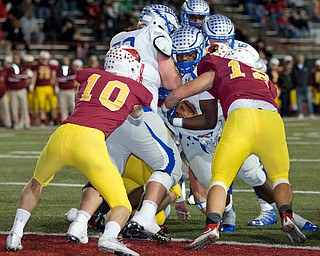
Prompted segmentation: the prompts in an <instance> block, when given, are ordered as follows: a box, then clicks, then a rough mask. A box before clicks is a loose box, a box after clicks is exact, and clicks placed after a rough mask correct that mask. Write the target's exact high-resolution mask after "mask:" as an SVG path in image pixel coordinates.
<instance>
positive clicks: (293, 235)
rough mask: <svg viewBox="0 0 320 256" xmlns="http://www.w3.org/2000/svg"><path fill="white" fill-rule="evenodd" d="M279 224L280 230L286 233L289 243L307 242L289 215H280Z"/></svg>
mask: <svg viewBox="0 0 320 256" xmlns="http://www.w3.org/2000/svg"><path fill="white" fill-rule="evenodd" d="M281 222H282V230H283V232H284V233H286V235H287V237H288V238H289V240H290V242H291V243H293V244H296V243H304V242H305V241H306V240H307V238H306V236H305V235H304V234H303V233H302V232H301V230H300V229H299V228H298V227H297V225H296V224H295V223H294V221H293V219H292V217H291V216H289V214H288V215H286V214H282V218H281Z"/></svg>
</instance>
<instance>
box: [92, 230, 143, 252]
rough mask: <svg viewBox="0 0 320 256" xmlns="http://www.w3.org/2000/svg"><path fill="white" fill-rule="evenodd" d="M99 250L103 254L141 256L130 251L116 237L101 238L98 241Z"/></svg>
mask: <svg viewBox="0 0 320 256" xmlns="http://www.w3.org/2000/svg"><path fill="white" fill-rule="evenodd" d="M98 247H99V250H100V251H102V252H111V253H114V254H115V255H118V256H140V254H139V253H137V252H135V251H132V250H130V249H129V248H128V247H126V246H125V245H124V244H123V243H121V242H120V241H119V240H118V239H117V238H116V237H105V236H103V235H102V236H101V237H100V238H99V241H98Z"/></svg>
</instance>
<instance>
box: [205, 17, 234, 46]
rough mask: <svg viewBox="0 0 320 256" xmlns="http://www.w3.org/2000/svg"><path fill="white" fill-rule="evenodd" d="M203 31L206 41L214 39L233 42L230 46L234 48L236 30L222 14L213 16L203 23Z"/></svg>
mask: <svg viewBox="0 0 320 256" xmlns="http://www.w3.org/2000/svg"><path fill="white" fill-rule="evenodd" d="M202 30H203V33H204V35H205V37H206V40H209V39H212V40H216V41H219V42H225V41H228V40H231V42H230V44H229V45H230V46H231V48H232V47H233V44H234V38H235V29H234V25H233V23H232V21H231V20H230V19H229V18H228V17H226V16H224V15H222V14H214V15H211V16H209V17H208V18H207V19H206V20H205V22H204V23H203V25H202Z"/></svg>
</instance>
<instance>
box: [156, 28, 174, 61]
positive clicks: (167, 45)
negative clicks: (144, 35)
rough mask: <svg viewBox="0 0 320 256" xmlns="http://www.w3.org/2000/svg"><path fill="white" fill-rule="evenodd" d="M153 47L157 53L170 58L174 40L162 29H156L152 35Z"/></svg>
mask: <svg viewBox="0 0 320 256" xmlns="http://www.w3.org/2000/svg"><path fill="white" fill-rule="evenodd" d="M152 38H153V45H154V47H155V48H156V49H157V51H159V52H161V53H162V54H163V55H164V56H166V57H170V56H171V54H172V40H171V38H170V36H169V35H168V34H167V33H166V32H165V31H164V30H163V29H161V28H158V27H156V28H155V29H154V30H153V33H152Z"/></svg>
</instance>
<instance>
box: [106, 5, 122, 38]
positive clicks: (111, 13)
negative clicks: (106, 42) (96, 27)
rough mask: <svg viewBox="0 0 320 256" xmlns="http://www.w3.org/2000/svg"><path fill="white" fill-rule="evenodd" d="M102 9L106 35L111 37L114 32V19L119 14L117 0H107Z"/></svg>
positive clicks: (115, 19)
mask: <svg viewBox="0 0 320 256" xmlns="http://www.w3.org/2000/svg"><path fill="white" fill-rule="evenodd" d="M102 11H103V14H104V16H105V19H106V25H107V31H108V32H109V33H108V36H110V37H113V36H114V35H115V34H116V21H117V19H118V16H119V14H120V4H119V2H117V1H113V0H107V1H105V4H104V5H103V10H102Z"/></svg>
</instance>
